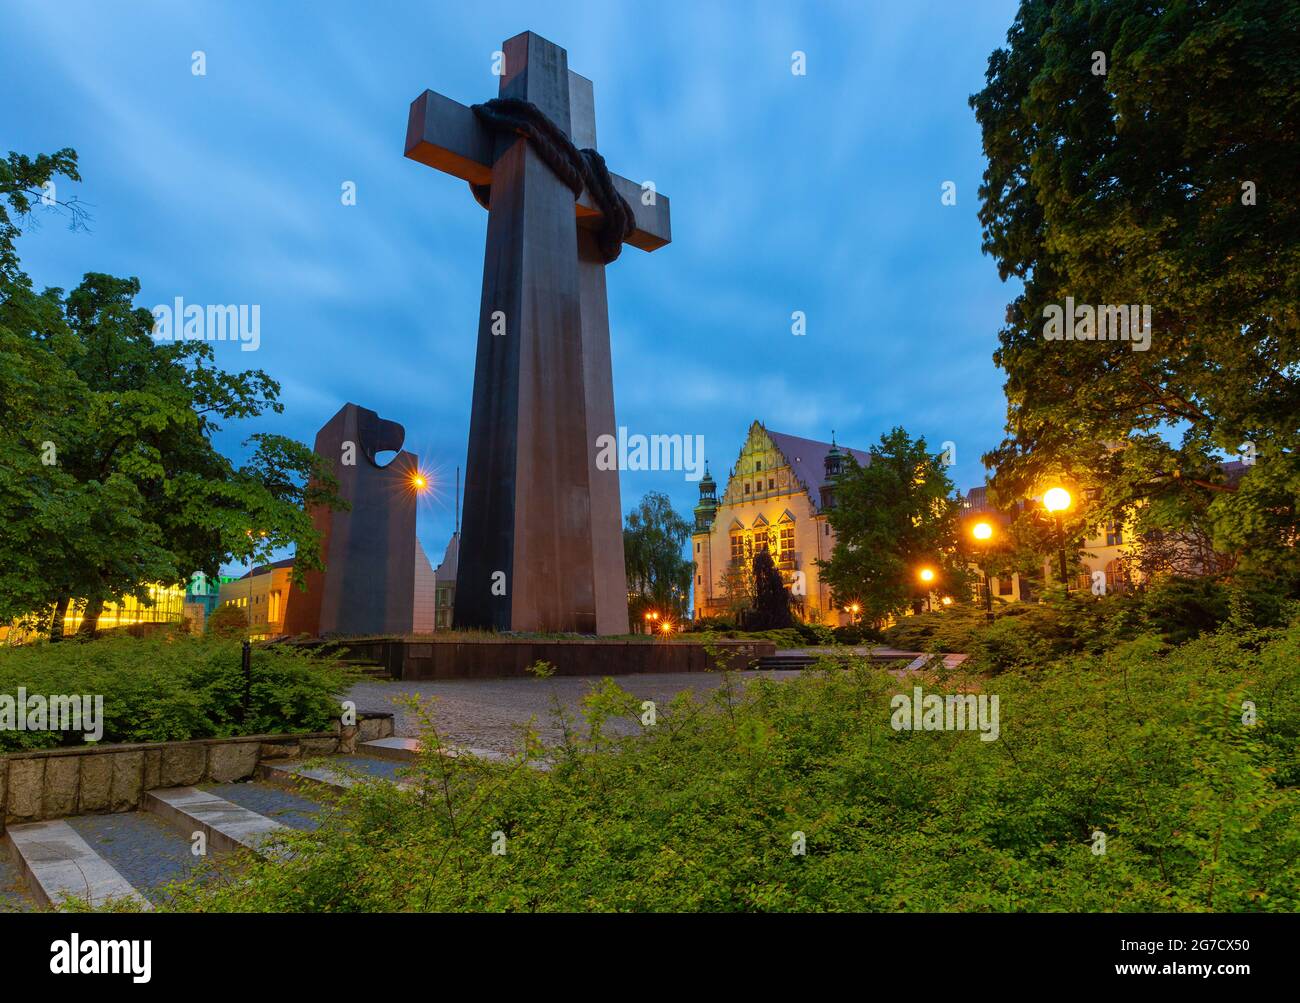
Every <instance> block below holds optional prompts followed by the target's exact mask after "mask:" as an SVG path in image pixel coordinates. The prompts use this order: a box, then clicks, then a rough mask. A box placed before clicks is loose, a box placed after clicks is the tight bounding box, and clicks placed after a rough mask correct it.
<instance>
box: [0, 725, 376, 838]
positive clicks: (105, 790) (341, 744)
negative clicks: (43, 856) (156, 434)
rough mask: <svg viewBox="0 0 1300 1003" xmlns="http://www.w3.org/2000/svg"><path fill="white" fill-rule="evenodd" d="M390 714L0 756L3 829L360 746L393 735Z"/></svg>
mask: <svg viewBox="0 0 1300 1003" xmlns="http://www.w3.org/2000/svg"><path fill="white" fill-rule="evenodd" d="M392 734H393V715H392V714H368V713H362V712H358V714H357V723H356V724H355V725H347V726H344V725H342V724H340V723H338V722H335V724H334V728H333V730H332V731H319V732H308V733H305V734H298V735H246V736H241V737H238V738H201V739H196V740H194V741H190V742H141V743H135V744H130V745H87V746H85V747H84V748H75V749H71V748H70V749H43V750H40V751H36V752H11V753H8V754H6V755H4V756H0V808H3V811H0V832H4V828H5V826H6V825H17V824H18V823H21V822H39V821H42V820H44V819H51V818H63V817H65V816H68V815H83V814H87V813H94V812H120V811H134V810H135V809H136V808H138V807H139V806H140V799H141V797H142V795H143V794H144V792H145V791H149V790H154V789H156V788H165V787H189V786H192V785H194V784H199V783H206V782H212V783H230V782H233V781H236V780H247V779H249V778H250V777H252V776H253V775H254V772H255V771H256V769H257V764H258V763H259V762H263V761H266V760H279V759H293V758H298V757H303V758H306V757H309V756H328V755H333V754H334V753H340V752H341V753H351V752H355V751H356V746H357V742H369V741H373V740H374V739H377V738H388V737H389V736H391V735H392Z"/></svg>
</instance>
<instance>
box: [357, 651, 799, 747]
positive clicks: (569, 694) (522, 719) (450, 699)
mask: <svg viewBox="0 0 1300 1003" xmlns="http://www.w3.org/2000/svg"><path fill="white" fill-rule="evenodd" d="M798 675H799V673H798V672H797V671H787V670H775V671H771V672H746V673H744V674H743V675H742V676H740V679H741V680H742V683H743V682H744V681H746V680H749V679H753V678H754V677H755V676H766V677H767V678H769V679H794V678H796V677H797V676H798ZM615 679H616V681H617V682H618V684H619V685H620V686H622V687H623V689H625V690H627V691H628V692H630V693H633V694H635V695H636V696H637V697H639V698H640V699H642V700H653V701H655V703H656V704H659V705H660V706H666V705H667V703H668V701H669V700H671V699H672V698H673V696H674V695H675V694H677V693H679V692H681V691H682V690H694V691H695V692H696V693H698V694H705V693H708V692H709V691H711V690H713V689H714V688H715V687H717V686H718V685H719V683H720V682H721V681H722V680H721V677H720V676H719V675H717V674H716V673H713V672H670V673H654V674H651V673H646V674H644V675H627V676H616V677H615ZM599 682H600V679H599V677H596V676H553V677H551V678H550V679H445V680H438V681H433V682H422V683H403V682H391V683H390V682H379V681H376V682H364V683H358V684H357V685H356V686H354V687H353V688H352V690H351V692H350V693H349V699H351V700H353V701H355V702H356V705H357V709H359V710H368V711H392V712H393V714H394V715H395V717H394V721H393V724H394V727H395V730H396V733H397V734H398V735H406V736H412V737H415V736H416V735H417V730H418V729H417V727H416V722H415V720H414V719H413V717H412V715H411V714H410V712H409V711H408V710H407V709H406V708H405V707H401V706H395V705H394V704H393V703H392V701H393V699H394V698H395V697H397V698H403V697H406V696H409V695H411V694H415V695H417V696H419V697H420V699H421V700H428V699H429V698H434V704H433V708H434V710H433V714H434V718H433V719H434V723H435V724H436V725H437V726H438V729H439V731H440V733H441V734H442V737H443V741H444V742H446V743H447V744H450V745H459V746H468V747H473V748H481V749H491V750H493V751H496V752H515V751H517V750H518V748H519V726H520V725H523V724H525V723H527V721H528V719H529V718H530V717H534V716H535V717H536V719H537V722H536V727H537V729H538V732H539V733H540V734H541V737H542V741H544V742H547V743H554V742H556V741H558V740H559V738H560V734H561V732H560V730H559V729H558V728H556V727H554V726H553V710H552V708H553V704H552V699H553V697H559V699H560V701H561V702H562V703H563V705H564V706H565V707H567V708H568V709H569V711H571V712H573V713H575V714H576V713H577V712H578V702H579V701H580V700H581V699H582V697H583V695H584V694H586V693H587V692H588V690H589V689H590V688H591V687H592V686H594V685H595V684H597V683H599ZM608 727H609V730H611V731H616V732H620V733H627V732H631V731H635V730H637V726H636V725H635V724H633V723H632V722H626V721H616V722H612V723H611V724H610V725H609V726H608Z"/></svg>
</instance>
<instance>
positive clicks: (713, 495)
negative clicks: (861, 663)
mask: <svg viewBox="0 0 1300 1003" xmlns="http://www.w3.org/2000/svg"><path fill="white" fill-rule="evenodd" d="M849 456H852V457H853V458H854V459H856V460H857V462H858V463H859V464H862V465H863V466H866V465H868V464H870V463H871V454H870V453H868V452H865V451H864V450H860V449H848V448H845V447H842V446H838V445H836V443H835V441H834V436H833V435H832V437H831V441H830V442H820V441H818V440H816V439H805V438H803V437H801V436H797V435H788V434H786V433H784V432H773V431H770V430H768V429H766V428H764V427H763V425H762V423H761V422H758V421H755V422H754V423H753V424H752V425H750V427H749V434H748V435H747V436H746V438H745V444H744V446H742V447H741V450H740V456H739V457H738V459H737V460H736V465H735V466H734V467H733V468H732V470H731V472H730V473H729V474H728V477H727V482H726V484H725V485H724V486H723V490H722V493H721V494H720V495H719V494H718V491H717V484H716V483H715V482H714V480H713V477H712V476H711V475H710V474H709V473H708V471H707V470H706V471H705V474H704V478H703V479H702V480H701V481H700V503H699V504H698V505H697V506H696V507H695V530H694V532H693V533H692V535H691V558H692V560H694V562H695V580H694V588H693V600H692V609H693V614H694V616H695V618H696V619H697V620H698V619H701V618H703V617H732V616H734V615H735V613H736V611H737V608H738V607H739V606H740V605H741V601H740V597H739V595H738V591H739V588H740V579H741V577H742V575H743V571H744V569H745V568H747V567H748V566H749V565H750V562H752V561H753V559H754V555H755V554H756V553H758V552H759V551H761V550H763V549H766V550H767V551H768V553H770V554H771V555H772V560H773V561H774V563H775V564H776V567H777V570H778V571H780V573H781V579H782V581H784V582H785V584H786V587H787V588H788V589H789V590H790V593H791V601H792V605H793V607H794V608H795V612H796V614H797V615H798V616H800V618H801V619H803V620H805V621H807V622H809V623H821V624H826V625H828V626H832V627H834V626H841V625H846V624H848V623H849V622H850V620H851V619H852V615H851V614H850V613H848V612H846V611H844V610H839V609H836V608H834V606H833V604H832V602H831V592H830V586H829V585H828V584H826V583H825V582H823V581H822V577H821V572H820V569H819V567H818V564H817V562H818V561H819V560H821V561H824V560H829V558H830V556H831V552H832V551H833V550H834V549H835V530H834V529H833V528H832V527H831V524H830V520H829V519H828V518H827V512H828V511H829V510H830V509H831V508H832V507H833V506H834V504H835V481H836V479H837V478H838V477H839V476H840V474H841V473H842V472H843V470H844V469H845V467H846V465H847V462H848V461H847V457H849Z"/></svg>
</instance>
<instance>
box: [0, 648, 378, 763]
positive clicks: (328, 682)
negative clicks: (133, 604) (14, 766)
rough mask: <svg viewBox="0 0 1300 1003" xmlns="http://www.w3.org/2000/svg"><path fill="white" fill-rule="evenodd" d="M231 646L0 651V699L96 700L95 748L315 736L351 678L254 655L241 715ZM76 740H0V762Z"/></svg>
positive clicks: (282, 651)
mask: <svg viewBox="0 0 1300 1003" xmlns="http://www.w3.org/2000/svg"><path fill="white" fill-rule="evenodd" d="M241 655H242V652H241V650H240V644H239V642H237V641H231V640H218V639H215V638H191V637H186V636H184V635H176V634H172V635H164V636H154V637H148V638H144V639H137V638H133V637H110V638H103V639H100V640H97V641H90V642H78V641H70V640H67V641H62V642H60V643H58V644H49V643H48V642H43V643H38V644H32V645H26V646H23V647H16V648H6V649H0V694H7V695H9V696H11V697H15V698H16V697H17V693H18V688H19V687H20V686H21V687H25V688H26V690H27V693H28V695H29V696H32V695H38V694H39V695H41V696H46V697H48V696H51V695H54V694H66V695H72V694H88V695H91V696H103V698H104V712H103V713H104V720H103V725H104V734H103V738H102V741H104V742H162V741H177V740H182V739H188V738H212V737H224V736H232V735H256V734H263V733H277V732H291V731H320V730H323V729H325V728H328V727H329V726H330V725H331V723H332V722H333V721H335V720H337V718H338V714H339V698H340V697H341V696H342V694H343V692H344V690H346V689H347V686H348V685H349V683H350V682H351V681H352V680H353V679H355V678H357V675H356V673H355V672H354V671H352V670H348V669H346V668H344V667H343V666H341V665H339V664H338V663H336V662H333V661H330V660H327V659H323V658H320V657H316V656H313V655H309V654H306V653H303V652H299V651H297V650H295V649H293V648H289V647H285V646H263V645H255V646H254V647H253V652H252V692H251V703H250V707H249V713H248V715H247V717H245V715H244V713H243V697H244V673H243V668H242V659H241ZM83 741H84V740H83V736H82V733H81V732H74V733H67V732H56V731H38V732H33V731H14V730H0V752H4V751H13V750H18V749H41V748H52V747H55V746H58V745H61V744H62V745H81V744H83Z"/></svg>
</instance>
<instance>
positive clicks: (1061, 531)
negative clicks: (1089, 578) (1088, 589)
mask: <svg viewBox="0 0 1300 1003" xmlns="http://www.w3.org/2000/svg"><path fill="white" fill-rule="evenodd" d="M1072 501H1073V499H1072V498H1071V497H1070V492H1068V491H1066V490H1065V488H1061V487H1056V488H1048V489H1047V491H1046V492H1044V494H1043V508H1045V509H1047V511H1048V512H1050V513H1052V515H1053V516H1054V517H1055V518H1056V543H1057V546H1058V547H1060V551H1061V553H1060V558H1061V584H1062V585H1064V586H1065V591H1066V592H1069V591H1070V580H1069V579H1068V578H1066V577H1065V527H1064V525H1063V523H1062V522H1061V516H1062V514H1063V513H1064V512H1065V511H1066V510H1067V509H1069V507H1070V504H1071V502H1072Z"/></svg>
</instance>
